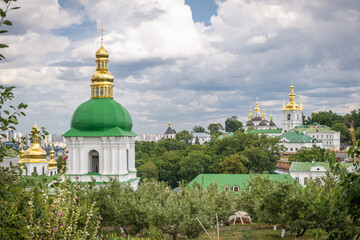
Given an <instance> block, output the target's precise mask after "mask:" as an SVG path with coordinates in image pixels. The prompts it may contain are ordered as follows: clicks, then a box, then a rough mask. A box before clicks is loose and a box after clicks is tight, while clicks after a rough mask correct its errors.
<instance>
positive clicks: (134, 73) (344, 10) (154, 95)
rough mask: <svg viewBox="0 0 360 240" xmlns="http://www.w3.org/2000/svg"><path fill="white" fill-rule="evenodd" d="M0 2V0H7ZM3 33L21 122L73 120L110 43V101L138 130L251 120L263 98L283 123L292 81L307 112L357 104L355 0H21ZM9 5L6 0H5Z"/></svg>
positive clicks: (1, 74)
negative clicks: (22, 106)
mask: <svg viewBox="0 0 360 240" xmlns="http://www.w3.org/2000/svg"><path fill="white" fill-rule="evenodd" d="M1 4H4V3H3V2H2V3H1ZM13 6H14V7H15V6H20V7H21V8H20V9H18V10H13V11H10V12H9V13H8V19H9V20H11V21H12V22H13V26H12V27H6V26H5V27H4V26H1V29H7V30H9V32H8V33H6V34H2V35H1V43H6V44H8V45H9V46H10V47H9V48H6V49H2V50H1V53H2V54H3V55H4V56H5V57H6V60H3V61H0V84H1V85H5V86H15V87H16V88H15V90H14V92H15V99H14V101H13V103H14V104H16V103H20V102H24V103H27V104H28V108H27V110H26V114H27V116H26V117H23V118H20V119H19V121H20V123H19V125H18V127H17V129H18V130H19V131H21V132H29V131H30V129H31V127H32V126H33V122H34V118H35V115H36V119H37V123H38V125H39V126H43V127H46V129H47V130H48V131H50V132H51V133H58V134H60V133H64V132H66V131H67V130H68V129H70V121H71V117H72V114H73V112H74V111H75V109H76V108H77V107H78V106H79V105H80V104H81V103H83V102H85V101H87V100H88V99H89V98H90V78H91V75H92V74H93V73H94V72H95V52H96V50H97V49H98V48H99V47H100V37H101V34H100V32H99V28H100V27H101V25H103V26H104V29H105V32H104V47H105V48H106V49H107V50H108V51H109V54H110V62H109V71H110V72H111V73H112V74H113V75H114V77H115V80H114V84H115V88H114V99H115V100H116V101H118V102H119V103H121V104H122V105H123V106H124V107H126V109H127V110H128V111H129V112H130V114H131V116H132V120H133V130H134V131H135V132H136V133H138V134H140V133H164V132H165V130H166V129H167V124H168V122H169V121H171V123H172V127H173V128H174V129H175V130H177V131H179V130H191V129H192V128H193V127H194V126H195V125H200V126H204V127H205V128H206V127H207V126H208V125H209V124H210V123H222V124H223V125H224V122H225V120H226V118H228V117H232V116H237V117H238V119H239V120H240V121H242V122H243V123H245V122H246V121H247V119H248V117H247V116H248V113H249V108H250V107H252V108H254V107H255V102H256V97H258V98H259V104H260V107H261V108H264V107H265V109H266V113H267V116H270V114H272V115H273V118H274V121H275V123H276V124H277V125H278V126H279V127H281V107H282V103H283V101H284V100H285V101H286V102H287V101H288V94H289V91H290V90H289V87H290V85H291V83H293V85H294V86H295V94H296V101H297V103H299V102H300V101H301V102H302V106H303V109H304V115H306V116H309V115H310V114H311V113H312V112H317V111H328V110H332V111H334V112H336V113H338V114H346V113H348V112H350V111H351V110H354V109H359V108H360V1H358V0H347V1H338V0H318V1H313V0H302V1H298V0H221V1H220V0H216V1H213V0H186V1H184V0H171V1H169V0H132V1H129V0H102V1H92V0H77V1H74V0H59V1H56V0H26V1H18V2H16V3H13ZM3 7H4V6H3V5H1V8H3Z"/></svg>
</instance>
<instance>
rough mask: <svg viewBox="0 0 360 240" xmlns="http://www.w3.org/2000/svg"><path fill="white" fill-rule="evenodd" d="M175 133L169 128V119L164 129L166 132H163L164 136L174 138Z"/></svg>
mask: <svg viewBox="0 0 360 240" xmlns="http://www.w3.org/2000/svg"><path fill="white" fill-rule="evenodd" d="M175 137H176V134H175V133H174V131H173V130H172V128H171V122H170V121H169V127H168V128H167V129H166V132H165V133H164V138H165V139H166V138H175Z"/></svg>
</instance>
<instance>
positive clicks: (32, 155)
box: [20, 121, 47, 163]
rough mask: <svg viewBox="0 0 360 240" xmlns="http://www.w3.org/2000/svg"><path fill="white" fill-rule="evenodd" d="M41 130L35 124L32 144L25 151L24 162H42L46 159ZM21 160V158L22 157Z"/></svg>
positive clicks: (32, 131)
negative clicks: (41, 142)
mask: <svg viewBox="0 0 360 240" xmlns="http://www.w3.org/2000/svg"><path fill="white" fill-rule="evenodd" d="M39 133H40V130H39V128H38V126H37V125H36V121H35V124H34V126H33V128H32V129H31V146H30V148H29V149H27V150H26V151H25V152H24V158H23V162H24V163H40V162H47V161H46V151H45V150H44V149H42V148H41V146H40V135H39ZM20 161H21V159H20Z"/></svg>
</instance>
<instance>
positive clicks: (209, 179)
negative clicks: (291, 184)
mask: <svg viewBox="0 0 360 240" xmlns="http://www.w3.org/2000/svg"><path fill="white" fill-rule="evenodd" d="M261 175H262V176H265V177H268V178H270V179H272V180H275V181H279V182H284V181H292V180H294V179H293V178H292V177H291V176H290V175H288V174H261ZM250 177H251V174H199V175H198V176H197V177H196V178H194V179H193V180H192V181H191V182H190V183H189V184H188V186H193V185H194V184H200V185H201V186H202V187H203V188H207V187H208V186H210V185H212V184H217V187H218V190H219V191H222V190H227V191H234V192H239V191H240V190H241V189H244V188H245V187H246V185H248V184H249V180H250Z"/></svg>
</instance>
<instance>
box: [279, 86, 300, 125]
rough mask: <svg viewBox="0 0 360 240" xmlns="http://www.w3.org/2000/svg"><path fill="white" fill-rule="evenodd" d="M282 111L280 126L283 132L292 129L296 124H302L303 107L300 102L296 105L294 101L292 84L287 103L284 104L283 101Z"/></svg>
mask: <svg viewBox="0 0 360 240" xmlns="http://www.w3.org/2000/svg"><path fill="white" fill-rule="evenodd" d="M282 112H283V117H282V127H283V131H284V132H285V131H289V130H290V129H293V128H295V127H296V126H301V125H303V120H302V116H303V109H302V106H301V103H300V105H297V104H296V103H295V93H294V86H293V85H291V86H290V94H289V103H288V104H287V105H286V106H285V102H284V103H283V107H282Z"/></svg>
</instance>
